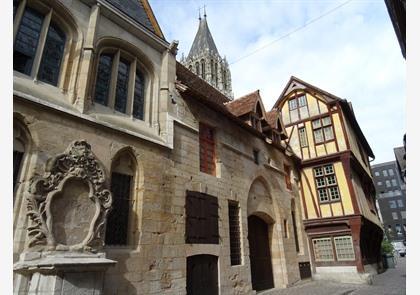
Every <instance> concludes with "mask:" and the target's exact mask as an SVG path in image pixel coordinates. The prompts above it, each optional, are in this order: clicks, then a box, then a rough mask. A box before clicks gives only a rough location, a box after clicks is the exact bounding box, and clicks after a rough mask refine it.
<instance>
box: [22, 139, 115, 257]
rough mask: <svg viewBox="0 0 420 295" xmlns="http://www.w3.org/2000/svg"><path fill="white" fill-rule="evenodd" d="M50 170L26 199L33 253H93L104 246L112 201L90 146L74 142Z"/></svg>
mask: <svg viewBox="0 0 420 295" xmlns="http://www.w3.org/2000/svg"><path fill="white" fill-rule="evenodd" d="M45 170H46V171H45V173H44V176H43V177H39V178H36V179H33V180H32V181H31V185H30V189H29V193H28V194H27V209H28V212H27V215H28V217H29V219H30V222H29V226H28V228H27V230H28V236H29V243H28V246H29V248H33V250H40V251H42V250H77V251H81V250H84V251H94V249H93V248H98V247H101V246H103V240H104V225H105V222H106V217H107V214H108V211H109V210H110V208H111V204H112V195H111V192H110V191H109V190H108V189H107V188H106V176H105V171H104V169H103V168H102V167H101V165H100V163H99V161H98V160H97V159H96V157H95V155H94V154H93V153H92V151H91V147H90V145H89V144H88V143H87V142H86V141H84V140H81V141H74V142H73V143H72V144H70V145H69V147H68V148H67V150H66V151H65V153H63V154H60V155H58V156H56V157H54V158H51V159H50V160H49V161H48V162H47V165H46V169H45ZM82 211H83V212H82Z"/></svg>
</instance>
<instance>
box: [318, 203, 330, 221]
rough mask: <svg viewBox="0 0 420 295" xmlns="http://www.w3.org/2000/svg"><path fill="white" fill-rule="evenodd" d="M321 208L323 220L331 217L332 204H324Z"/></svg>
mask: <svg viewBox="0 0 420 295" xmlns="http://www.w3.org/2000/svg"><path fill="white" fill-rule="evenodd" d="M320 207H321V213H322V214H321V216H322V218H325V217H331V209H330V204H323V205H321V206H320Z"/></svg>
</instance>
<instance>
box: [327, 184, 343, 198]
mask: <svg viewBox="0 0 420 295" xmlns="http://www.w3.org/2000/svg"><path fill="white" fill-rule="evenodd" d="M328 190H329V191H330V200H331V201H336V200H339V199H340V191H339V190H338V186H333V187H330V188H328Z"/></svg>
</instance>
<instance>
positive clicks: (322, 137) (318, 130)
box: [312, 116, 334, 144]
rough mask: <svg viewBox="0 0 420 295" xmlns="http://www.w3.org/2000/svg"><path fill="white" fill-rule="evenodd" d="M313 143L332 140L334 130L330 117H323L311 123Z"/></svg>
mask: <svg viewBox="0 0 420 295" xmlns="http://www.w3.org/2000/svg"><path fill="white" fill-rule="evenodd" d="M312 128H313V132H314V139H315V143H316V144H319V143H323V142H325V141H330V140H333V139H334V129H333V126H332V125H331V117H329V116H328V117H323V118H321V119H316V120H313V121H312Z"/></svg>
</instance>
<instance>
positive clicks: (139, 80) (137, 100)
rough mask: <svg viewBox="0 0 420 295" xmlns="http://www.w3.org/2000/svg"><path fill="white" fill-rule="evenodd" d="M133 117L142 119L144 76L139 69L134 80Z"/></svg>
mask: <svg viewBox="0 0 420 295" xmlns="http://www.w3.org/2000/svg"><path fill="white" fill-rule="evenodd" d="M133 117H134V118H137V119H140V120H143V119H144V78H143V74H142V73H141V72H140V71H137V72H136V82H135V85H134V103H133Z"/></svg>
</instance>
